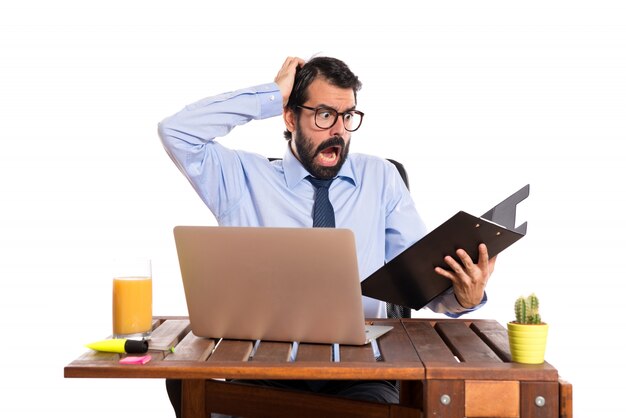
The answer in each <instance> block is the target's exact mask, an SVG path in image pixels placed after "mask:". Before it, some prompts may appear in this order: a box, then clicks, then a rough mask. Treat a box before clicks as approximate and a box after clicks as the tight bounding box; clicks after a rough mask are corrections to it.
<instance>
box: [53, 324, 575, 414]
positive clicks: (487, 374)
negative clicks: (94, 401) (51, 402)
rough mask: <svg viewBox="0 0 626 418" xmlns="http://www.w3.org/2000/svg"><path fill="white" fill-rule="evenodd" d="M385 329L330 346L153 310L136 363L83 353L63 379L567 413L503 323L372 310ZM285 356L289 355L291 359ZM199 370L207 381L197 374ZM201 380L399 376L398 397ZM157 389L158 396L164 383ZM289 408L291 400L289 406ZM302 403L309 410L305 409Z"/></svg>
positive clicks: (558, 387) (474, 410)
mask: <svg viewBox="0 0 626 418" xmlns="http://www.w3.org/2000/svg"><path fill="white" fill-rule="evenodd" d="M372 322H373V323H375V324H379V325H393V327H394V328H393V330H392V331H390V332H389V333H388V334H386V335H384V336H382V337H381V338H380V339H379V340H378V348H379V352H380V356H378V357H376V356H375V353H374V351H373V349H372V346H371V345H370V344H367V345H364V346H340V347H339V350H338V354H339V355H338V357H339V358H333V357H336V356H334V355H333V346H332V345H325V344H299V345H297V352H296V353H292V351H293V350H295V347H294V345H292V344H291V343H281V342H266V341H261V342H257V343H255V342H254V341H238V340H221V341H218V340H211V339H205V338H198V337H196V336H194V335H193V334H192V333H191V332H190V326H189V321H188V319H187V318H186V317H155V319H154V330H153V334H152V338H151V342H150V344H151V347H163V348H166V347H169V346H175V351H174V353H170V352H167V351H152V350H151V351H150V352H149V354H150V355H151V356H152V360H151V361H150V362H149V363H147V364H145V365H121V364H119V359H120V358H121V357H122V356H124V355H119V354H112V353H98V352H93V351H90V352H87V353H85V354H84V355H82V356H80V357H79V358H77V359H76V360H74V361H73V362H72V363H70V364H69V365H67V366H66V367H65V370H64V373H65V377H68V378H167V379H181V380H183V384H182V386H183V413H184V416H186V417H195V416H198V417H199V416H203V417H206V416H207V413H208V411H212V412H221V413H228V414H233V415H240V416H251V417H254V416H259V417H264V416H273V417H280V416H284V417H288V416H293V413H294V412H293V411H298V416H299V417H301V418H302V417H307V416H328V417H330V416H343V417H346V416H354V417H383V416H384V417H388V416H389V417H391V416H396V417H405V416H406V417H408V416H413V417H465V416H467V417H485V416H491V417H495V416H497V417H532V418H535V417H537V418H539V417H563V418H565V417H572V387H571V385H570V384H569V383H567V382H565V381H563V380H560V379H559V375H558V372H557V370H556V369H555V368H554V367H553V366H552V365H550V364H549V363H547V362H545V363H543V364H540V365H524V364H517V363H513V362H511V357H510V352H509V347H508V339H507V331H506V329H505V328H504V327H503V326H502V325H500V324H499V323H497V322H496V321H493V320H462V319H444V320H439V319H438V320H429V319H401V320H400V319H379V320H372ZM294 357H295V358H294ZM207 379H209V380H207ZM211 379H308V380H316V379H324V380H332V379H357V380H361V379H362V380H372V379H388V380H398V381H400V382H401V387H400V397H401V399H400V404H399V405H388V404H378V403H374V402H362V401H355V400H345V399H341V398H337V397H332V396H325V395H317V394H309V393H302V392H295V391H285V390H278V389H271V388H261V387H252V386H249V385H239V384H231V383H226V382H223V381H221V380H211ZM163 396H166V394H165V392H164V393H163ZM290 408H291V409H290ZM306 411H309V412H306Z"/></svg>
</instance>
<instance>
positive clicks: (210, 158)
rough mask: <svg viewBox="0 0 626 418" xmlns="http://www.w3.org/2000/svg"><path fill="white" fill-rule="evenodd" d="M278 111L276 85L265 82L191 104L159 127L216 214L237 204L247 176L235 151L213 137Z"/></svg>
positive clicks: (174, 157) (172, 154) (279, 100)
mask: <svg viewBox="0 0 626 418" xmlns="http://www.w3.org/2000/svg"><path fill="white" fill-rule="evenodd" d="M280 114H282V96H281V93H280V90H279V88H278V85H276V84H275V83H268V84H262V85H259V86H254V87H249V88H246V89H241V90H236V91H233V92H229V93H224V94H220V95H217V96H212V97H207V98H205V99H202V100H200V101H198V102H195V103H193V104H190V105H188V106H186V107H185V108H184V109H182V110H181V111H180V112H178V113H175V114H174V115H172V116H170V117H168V118H166V119H164V120H163V121H161V122H160V123H159V126H158V132H159V137H160V138H161V142H162V143H163V146H164V147H165V150H166V151H167V153H168V155H169V156H170V158H171V159H172V160H173V161H174V163H175V164H176V166H177V167H178V168H179V169H180V171H181V172H182V173H183V174H184V175H185V177H187V179H188V180H189V182H190V183H191V185H192V186H193V187H194V189H195V190H196V192H197V193H198V195H199V196H200V198H201V199H202V200H203V201H204V203H205V204H206V205H207V206H208V207H209V209H210V210H211V211H212V212H213V214H214V215H215V216H216V217H217V218H218V219H219V218H220V216H221V214H223V213H225V212H226V211H228V210H229V208H230V207H232V205H234V204H236V202H237V200H238V198H239V197H240V196H241V193H242V187H243V186H242V185H243V184H245V181H243V180H244V179H243V176H244V173H243V170H242V168H241V161H240V160H239V156H238V154H237V152H235V151H233V150H230V149H228V148H226V147H223V146H221V145H220V144H219V143H217V142H215V139H216V138H218V137H223V136H225V135H227V134H228V133H229V132H230V131H231V130H232V129H234V128H235V127H236V126H239V125H243V124H245V123H248V122H250V121H251V120H255V119H265V118H269V117H273V116H278V115H280ZM226 171H228V172H226Z"/></svg>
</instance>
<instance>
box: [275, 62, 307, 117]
mask: <svg viewBox="0 0 626 418" xmlns="http://www.w3.org/2000/svg"><path fill="white" fill-rule="evenodd" d="M304 63H305V62H304V60H303V59H302V58H298V57H287V58H286V59H285V62H283V65H282V67H281V68H280V70H278V74H276V77H274V82H275V83H276V84H277V85H278V88H279V89H280V94H281V95H282V97H283V107H284V106H286V105H287V101H288V100H289V95H290V94H291V90H292V89H293V83H294V79H295V77H296V70H297V69H298V67H299V66H302V65H304Z"/></svg>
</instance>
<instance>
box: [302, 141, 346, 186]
mask: <svg viewBox="0 0 626 418" xmlns="http://www.w3.org/2000/svg"><path fill="white" fill-rule="evenodd" d="M296 132H300V130H299V129H298V131H296ZM296 132H294V133H293V139H292V140H293V141H294V143H295V145H296V150H297V151H298V155H299V156H300V162H301V163H302V165H303V166H304V168H305V169H306V170H307V171H308V172H309V173H311V174H312V175H313V176H314V177H317V178H318V179H324V180H328V179H332V178H334V177H336V176H337V173H339V170H340V169H341V167H342V166H343V163H345V162H346V158H347V157H348V152H349V151H350V143H348V144H346V141H344V139H343V138H342V137H341V136H333V137H330V138H328V139H327V140H325V141H323V142H322V143H321V144H319V145H318V146H317V147H315V146H314V145H313V141H312V140H311V138H309V137H308V136H306V135H300V134H297V133H296ZM334 146H337V147H339V154H338V157H339V159H338V161H337V164H335V165H334V166H332V167H327V166H323V165H319V164H317V163H316V162H315V157H316V156H317V155H318V154H319V153H320V152H321V151H323V150H325V149H326V148H329V147H334Z"/></svg>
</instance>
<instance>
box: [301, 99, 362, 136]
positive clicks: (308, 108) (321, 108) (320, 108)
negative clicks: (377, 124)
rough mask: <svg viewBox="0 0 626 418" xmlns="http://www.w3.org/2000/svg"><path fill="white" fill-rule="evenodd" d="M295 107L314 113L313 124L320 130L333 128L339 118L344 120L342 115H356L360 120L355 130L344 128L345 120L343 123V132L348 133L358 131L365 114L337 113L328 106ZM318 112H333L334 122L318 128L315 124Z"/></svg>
mask: <svg viewBox="0 0 626 418" xmlns="http://www.w3.org/2000/svg"><path fill="white" fill-rule="evenodd" d="M296 107H299V108H302V109H307V110H313V111H315V114H314V115H313V122H314V123H315V126H317V127H318V128H320V129H330V128H332V127H333V126H335V123H337V120H338V119H339V116H341V118H342V119H344V115H347V114H350V113H356V114H357V115H359V116H360V117H361V119H360V120H359V124H358V125H357V127H356V128H354V129H348V127H347V126H346V121H345V119H344V121H343V127H344V128H345V130H346V131H348V132H354V131H356V130H357V129H359V128H360V127H361V125H362V124H363V118H364V117H365V113H363V112H361V111H360V110H346V111H345V112H337V111H336V110H335V109H333V108H332V107H328V106H320V107H310V106H303V105H298V106H296ZM320 110H327V111H328V110H332V111H333V112H335V120H334V121H333V123H331V124H330V125H329V126H327V127H325V128H324V127H323V126H319V125H318V124H317V112H319V111H320Z"/></svg>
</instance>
